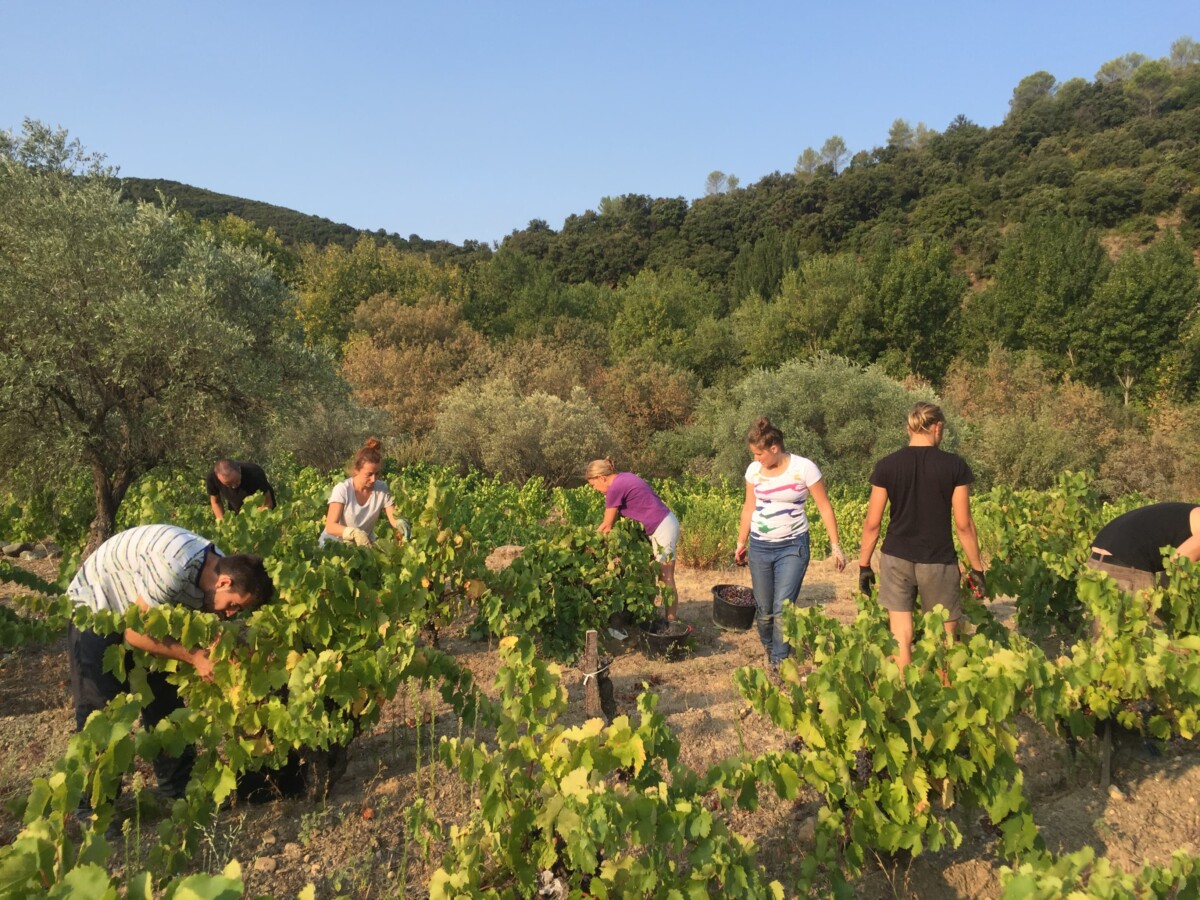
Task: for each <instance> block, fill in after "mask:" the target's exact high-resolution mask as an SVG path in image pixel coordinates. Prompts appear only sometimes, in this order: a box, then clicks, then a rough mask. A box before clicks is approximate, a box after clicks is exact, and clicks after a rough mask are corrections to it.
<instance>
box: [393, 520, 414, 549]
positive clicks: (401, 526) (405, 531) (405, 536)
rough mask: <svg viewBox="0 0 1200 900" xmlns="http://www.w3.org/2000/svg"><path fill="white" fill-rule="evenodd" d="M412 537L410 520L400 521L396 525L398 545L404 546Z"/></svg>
mask: <svg viewBox="0 0 1200 900" xmlns="http://www.w3.org/2000/svg"><path fill="white" fill-rule="evenodd" d="M411 537H412V526H411V525H409V524H408V519H400V520H399V521H397V523H396V543H397V544H403V543H404V542H405V541H407V540H409V539H410V538H411Z"/></svg>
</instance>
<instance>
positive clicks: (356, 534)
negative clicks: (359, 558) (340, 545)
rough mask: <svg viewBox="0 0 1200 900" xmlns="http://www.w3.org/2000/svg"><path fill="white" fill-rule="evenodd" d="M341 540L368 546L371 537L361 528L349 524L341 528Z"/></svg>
mask: <svg viewBox="0 0 1200 900" xmlns="http://www.w3.org/2000/svg"><path fill="white" fill-rule="evenodd" d="M342 540H343V541H345V542H346V543H347V544H355V545H357V546H359V547H370V546H371V539H370V538H369V537H367V533H366V532H365V531H363V530H362V529H361V528H355V527H353V526H349V527H346V528H343V529H342Z"/></svg>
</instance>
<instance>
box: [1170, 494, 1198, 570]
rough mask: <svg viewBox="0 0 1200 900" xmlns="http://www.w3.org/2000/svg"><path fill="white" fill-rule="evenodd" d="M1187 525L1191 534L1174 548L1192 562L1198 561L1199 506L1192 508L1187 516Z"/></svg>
mask: <svg viewBox="0 0 1200 900" xmlns="http://www.w3.org/2000/svg"><path fill="white" fill-rule="evenodd" d="M1188 526H1189V528H1190V530H1191V532H1192V536H1191V537H1189V538H1188V539H1187V540H1186V541H1184V542H1183V543H1182V544H1180V545H1179V547H1178V548H1176V552H1177V553H1179V555H1180V556H1186V557H1187V558H1188V559H1190V560H1191V561H1192V562H1200V506H1197V507H1196V508H1195V509H1193V510H1192V512H1191V514H1190V515H1189V516H1188Z"/></svg>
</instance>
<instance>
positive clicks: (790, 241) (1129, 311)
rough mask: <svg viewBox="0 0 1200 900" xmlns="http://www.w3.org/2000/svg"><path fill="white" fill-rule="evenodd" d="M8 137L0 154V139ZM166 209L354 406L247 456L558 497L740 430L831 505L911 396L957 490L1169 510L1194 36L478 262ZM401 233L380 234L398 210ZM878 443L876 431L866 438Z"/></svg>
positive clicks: (1187, 356)
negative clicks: (259, 258)
mask: <svg viewBox="0 0 1200 900" xmlns="http://www.w3.org/2000/svg"><path fill="white" fill-rule="evenodd" d="M11 140H12V139H11V138H10V142H11ZM122 189H123V190H124V191H125V194H126V196H128V197H142V198H144V197H147V196H150V195H153V197H154V200H155V202H157V197H158V193H157V192H158V191H159V190H161V192H162V195H163V196H164V197H166V198H168V199H169V200H170V201H171V202H173V204H174V208H175V209H176V210H177V216H178V217H179V218H180V219H181V220H184V221H185V222H188V223H191V227H194V228H195V229H196V230H197V231H199V232H200V233H202V234H205V235H207V236H208V237H209V238H210V239H212V240H215V241H216V242H217V243H219V244H222V245H230V244H232V245H243V246H246V247H249V248H250V249H252V250H254V251H256V252H258V253H260V254H262V255H264V256H265V257H266V259H267V261H268V262H269V263H270V264H271V266H272V268H273V270H274V272H275V273H276V275H277V277H278V278H280V280H282V281H283V282H284V283H285V284H286V285H287V286H288V287H289V288H290V289H291V297H292V299H293V300H294V316H295V317H296V318H297V319H298V320H299V323H300V324H301V325H302V327H303V330H304V334H305V336H306V339H307V342H308V346H309V348H310V349H311V350H313V351H316V352H318V353H320V354H323V355H324V356H325V358H327V359H328V360H330V361H331V364H332V365H334V366H336V367H337V369H338V371H339V373H340V375H341V377H342V378H343V379H345V381H346V383H348V384H349V386H350V388H351V389H352V391H353V393H354V398H355V400H356V401H357V404H358V405H357V406H354V407H349V406H346V405H345V404H341V403H335V402H325V401H320V402H314V403H313V404H312V407H313V409H312V414H311V416H310V417H309V418H308V419H306V420H305V421H303V422H298V421H289V422H287V423H281V427H280V430H279V434H278V435H276V443H274V444H273V445H272V446H276V447H280V446H283V447H287V448H289V449H291V450H294V451H296V452H297V453H299V454H300V455H301V456H306V457H307V458H319V459H321V460H322V461H325V460H328V458H329V457H330V455H331V454H336V453H339V452H341V450H342V449H343V447H344V446H345V444H344V442H345V441H351V440H357V439H358V438H359V437H361V434H362V432H363V431H365V430H368V429H379V430H382V431H383V432H384V433H385V435H387V436H389V437H390V438H391V439H392V446H399V447H402V448H404V450H403V453H404V455H405V456H406V457H408V458H431V459H436V460H439V461H446V462H455V463H459V464H462V465H464V466H470V465H473V466H477V467H482V468H484V469H488V470H491V471H498V472H504V473H506V474H508V475H511V476H514V477H525V476H528V475H542V476H544V477H546V478H548V479H550V480H551V481H553V482H569V481H572V480H575V479H577V478H578V472H579V467H580V466H581V465H582V464H583V463H584V462H585V461H586V460H587V459H588V458H591V457H593V456H596V455H600V454H602V453H611V454H613V455H614V456H615V458H616V459H617V460H618V462H619V463H620V464H622V465H625V466H630V467H634V468H637V469H639V470H640V471H643V472H645V473H647V474H661V475H678V474H680V473H683V472H696V473H700V474H705V475H709V474H724V475H730V476H736V475H737V470H738V467H739V466H740V464H741V462H742V461H743V457H742V455H741V451H742V449H744V448H743V447H741V443H742V437H741V435H743V434H744V431H745V428H746V427H747V426H748V425H749V422H750V420H751V419H752V418H754V417H755V416H756V415H757V414H767V415H770V416H772V417H773V418H775V419H777V420H778V421H779V424H781V425H782V426H783V427H784V430H785V433H787V434H788V435H789V436H790V437H791V438H792V439H793V440H794V442H795V444H796V446H797V448H798V449H800V450H801V451H802V452H803V451H808V452H809V453H810V454H811V455H812V456H813V458H814V459H816V460H817V462H818V463H820V464H821V465H822V467H823V469H825V470H826V471H831V472H836V473H838V476H839V478H840V479H841V480H843V481H845V482H848V483H850V484H856V483H859V482H861V480H862V479H863V478H864V477H865V474H866V469H867V467H868V466H869V464H870V457H871V455H872V454H875V453H878V452H882V451H883V450H886V449H887V446H888V445H889V444H888V442H889V441H891V442H892V443H898V442H900V441H902V439H903V432H902V429H901V424H900V422H899V421H898V420H897V419H896V416H897V410H898V409H901V408H902V407H903V406H904V404H906V403H909V402H911V400H912V399H913V398H914V397H928V396H937V397H939V398H940V399H941V400H942V401H943V402H944V403H945V405H946V406H947V409H948V410H949V412H950V414H951V416H952V417H953V424H954V429H953V430H954V431H955V433H956V434H957V436H958V439H959V440H960V441H961V444H960V447H961V449H962V451H963V452H964V453H966V454H967V455H968V457H969V458H971V459H972V461H973V464H974V465H976V468H977V472H978V473H979V474H980V476H981V479H982V481H983V483H985V484H986V483H989V482H1006V483H1011V484H1016V485H1029V486H1044V485H1046V484H1049V483H1050V481H1051V480H1052V479H1053V477H1054V476H1055V474H1056V473H1057V472H1059V471H1061V470H1062V469H1066V468H1073V469H1081V470H1086V471H1090V472H1093V473H1095V474H1097V475H1098V476H1099V477H1100V484H1101V486H1102V487H1104V488H1105V489H1106V490H1111V491H1113V492H1118V491H1129V490H1141V491H1144V492H1147V493H1149V494H1152V495H1156V496H1178V495H1196V494H1200V476H1197V475H1196V474H1195V473H1197V472H1200V465H1198V463H1200V452H1198V451H1197V450H1196V448H1197V447H1198V446H1200V317H1198V316H1197V313H1198V311H1200V278H1198V275H1197V262H1196V259H1197V247H1200V45H1198V44H1197V43H1196V42H1195V41H1193V40H1191V39H1190V38H1181V39H1180V40H1179V41H1177V42H1176V43H1175V44H1174V45H1173V46H1172V47H1171V49H1170V53H1169V54H1168V55H1167V56H1165V57H1164V58H1162V59H1147V58H1145V57H1142V56H1139V55H1137V54H1130V55H1127V56H1123V57H1119V58H1117V59H1114V60H1112V61H1110V62H1109V63H1106V64H1105V65H1104V66H1102V67H1101V68H1100V70H1099V71H1098V72H1097V74H1096V76H1095V78H1094V79H1092V80H1090V81H1089V80H1085V79H1073V80H1071V81H1067V82H1065V83H1059V82H1058V81H1057V80H1056V79H1055V77H1054V76H1053V75H1051V74H1050V73H1048V72H1044V71H1043V72H1035V73H1033V74H1031V75H1029V76H1028V77H1026V78H1024V79H1022V80H1021V81H1020V83H1019V84H1017V85H1016V86H1015V87H1014V89H1013V93H1012V98H1011V102H1010V109H1009V112H1008V114H1007V116H1006V117H1005V120H1004V121H1003V122H1002V123H1000V124H999V125H996V126H994V127H983V126H980V125H977V124H975V123H973V122H971V121H970V120H969V119H968V118H967V117H966V116H958V117H956V118H955V119H954V120H953V121H952V122H950V123H948V124H947V125H946V126H945V127H944V129H943V130H941V131H938V130H936V129H934V128H930V127H927V126H926V125H925V124H924V123H917V124H916V125H912V124H910V123H908V122H905V121H903V120H899V119H897V120H896V121H895V122H894V123H893V124H892V126H891V128H890V129H889V131H888V134H887V139H886V142H885V143H883V144H882V145H881V146H878V147H874V148H871V149H859V150H857V151H856V152H855V151H854V150H853V148H848V147H846V145H845V143H844V141H842V139H841V138H840V137H838V136H837V135H833V136H831V137H830V138H829V139H828V140H827V141H826V142H825V143H824V144H823V146H822V147H821V149H820V150H814V149H813V148H806V149H804V150H803V151H802V152H800V153H799V154H798V157H797V159H796V161H795V165H794V167H792V168H791V170H790V171H786V172H774V173H771V174H769V175H767V176H765V177H762V178H760V179H759V180H758V181H756V182H754V183H752V184H749V185H747V186H744V187H743V186H741V182H740V181H739V180H738V179H737V178H735V177H732V176H728V175H725V174H724V173H721V172H714V173H712V174H711V175H710V176H709V178H708V180H707V185H706V193H705V196H703V197H701V198H699V199H696V200H694V201H690V202H689V201H688V200H686V199H684V198H682V197H675V198H670V197H659V198H654V197H649V196H644V195H636V194H627V195H622V196H617V197H605V198H602V199H601V201H600V203H599V204H598V209H597V210H585V211H583V212H581V213H579V214H576V215H572V216H569V217H568V218H567V220H566V221H565V222H564V223H563V224H562V227H561V228H559V229H555V228H552V227H551V226H550V225H549V224H548V223H547V222H544V221H533V222H530V223H529V224H528V225H527V226H526V227H525V228H521V229H517V230H514V231H513V232H512V233H511V234H509V235H508V236H507V237H506V238H505V239H504V240H503V241H501V242H500V243H499V245H498V246H497V247H494V248H488V247H484V246H481V245H478V244H467V245H464V246H461V247H458V246H455V245H452V244H445V243H435V242H427V241H422V240H421V239H420V238H418V237H416V236H415V235H414V236H411V237H410V238H409V239H407V240H405V239H402V238H400V237H399V236H398V235H388V234H379V233H362V232H354V231H353V230H351V229H348V228H347V227H346V226H337V225H334V224H333V223H331V222H328V221H327V220H322V219H316V218H313V217H307V216H302V215H300V214H298V213H294V212H291V211H289V210H281V209H280V208H278V207H271V206H268V205H266V204H255V203H252V202H251V201H244V200H238V199H237V198H229V197H223V196H221V195H215V194H211V193H209V192H205V191H199V190H197V189H193V188H187V187H186V186H182V185H176V184H173V183H170V182H140V181H138V180H136V179H126V180H125V181H124V182H122ZM402 213H403V211H398V212H397V214H398V215H402ZM881 434H886V435H890V436H891V437H889V438H887V439H885V440H882V441H881V439H880V437H879V436H880V435H881Z"/></svg>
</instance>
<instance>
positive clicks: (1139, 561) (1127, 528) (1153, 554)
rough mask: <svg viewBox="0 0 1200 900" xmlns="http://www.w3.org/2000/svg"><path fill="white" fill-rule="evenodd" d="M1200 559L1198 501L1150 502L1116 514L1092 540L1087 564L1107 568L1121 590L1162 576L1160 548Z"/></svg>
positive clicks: (1140, 586)
mask: <svg viewBox="0 0 1200 900" xmlns="http://www.w3.org/2000/svg"><path fill="white" fill-rule="evenodd" d="M1164 547H1174V548H1175V552H1176V553H1178V554H1179V555H1180V556H1186V557H1187V558H1188V559H1190V560H1191V561H1192V562H1197V561H1200V505H1197V504H1195V503H1152V504H1151V505H1149V506H1142V507H1139V508H1137V509H1132V510H1130V511H1129V512H1127V513H1125V514H1124V515H1120V516H1117V517H1116V518H1115V519H1113V520H1112V521H1111V522H1109V523H1108V524H1107V525H1105V526H1104V527H1103V528H1101V529H1100V533H1099V534H1097V535H1096V539H1095V540H1094V541H1092V556H1091V559H1089V560H1088V562H1087V564H1088V566H1089V567H1091V568H1093V569H1098V570H1099V571H1101V572H1107V573H1108V574H1109V575H1111V576H1112V578H1113V580H1114V581H1116V583H1117V586H1118V587H1120V588H1121V589H1122V590H1125V591H1129V592H1130V593H1133V592H1135V591H1140V590H1143V589H1145V588H1148V587H1152V586H1153V585H1154V584H1155V582H1156V581H1159V580H1161V579H1162V578H1163V577H1164V576H1163V575H1162V573H1163V571H1164V568H1165V567H1164V565H1163V553H1162V551H1163V548H1164Z"/></svg>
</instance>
